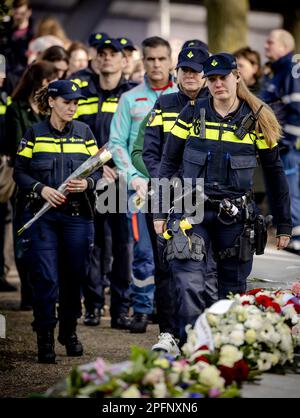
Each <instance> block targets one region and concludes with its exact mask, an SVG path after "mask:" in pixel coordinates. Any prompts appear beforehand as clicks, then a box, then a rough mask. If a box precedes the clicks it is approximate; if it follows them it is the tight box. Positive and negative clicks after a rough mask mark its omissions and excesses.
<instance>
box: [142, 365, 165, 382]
mask: <svg viewBox="0 0 300 418" xmlns="http://www.w3.org/2000/svg"><path fill="white" fill-rule="evenodd" d="M163 378H164V372H163V370H162V369H161V368H160V367H154V368H153V369H151V370H149V371H148V372H147V373H146V374H145V376H144V378H143V384H144V385H148V384H150V385H154V384H155V383H158V382H160V381H161V380H163Z"/></svg>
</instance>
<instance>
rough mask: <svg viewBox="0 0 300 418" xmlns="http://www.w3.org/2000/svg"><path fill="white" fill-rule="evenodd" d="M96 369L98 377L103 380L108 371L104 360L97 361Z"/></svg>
mask: <svg viewBox="0 0 300 418" xmlns="http://www.w3.org/2000/svg"><path fill="white" fill-rule="evenodd" d="M94 369H95V371H96V373H97V375H98V376H99V377H100V378H102V377H103V376H104V374H105V370H106V366H105V361H104V360H103V359H102V358H98V359H97V360H96V361H95V365H94Z"/></svg>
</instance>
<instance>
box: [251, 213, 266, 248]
mask: <svg viewBox="0 0 300 418" xmlns="http://www.w3.org/2000/svg"><path fill="white" fill-rule="evenodd" d="M267 228H268V225H267V222H266V219H265V217H264V216H263V215H257V216H256V218H255V222H254V231H255V253H256V254H257V255H260V254H264V252H265V248H266V245H267V240H268V231H267Z"/></svg>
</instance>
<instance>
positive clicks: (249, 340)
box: [245, 329, 256, 344]
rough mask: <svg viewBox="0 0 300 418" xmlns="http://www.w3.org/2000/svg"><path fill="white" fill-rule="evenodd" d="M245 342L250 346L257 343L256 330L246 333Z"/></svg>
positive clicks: (249, 330)
mask: <svg viewBox="0 0 300 418" xmlns="http://www.w3.org/2000/svg"><path fill="white" fill-rule="evenodd" d="M245 340H246V343H248V344H253V343H254V341H256V332H255V330H254V329H248V330H247V331H246V334H245Z"/></svg>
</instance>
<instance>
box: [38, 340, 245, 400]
mask: <svg viewBox="0 0 300 418" xmlns="http://www.w3.org/2000/svg"><path fill="white" fill-rule="evenodd" d="M46 396H47V397H76V398H82V397H102V398H233V397H238V396H240V392H239V390H238V388H237V385H236V384H235V383H232V384H230V385H226V382H225V379H224V378H223V377H222V376H221V372H220V370H219V369H218V368H217V367H216V366H214V365H212V364H208V363H207V362H206V361H203V362H202V361H198V362H197V363H195V362H194V361H192V362H190V361H189V360H188V359H181V360H175V359H174V358H173V357H171V356H170V355H168V354H161V353H158V352H153V351H148V350H145V349H143V348H138V347H133V348H132V354H131V358H130V361H127V362H123V363H118V364H114V365H109V364H108V363H106V362H105V361H104V360H103V359H101V358H99V359H97V360H96V361H95V362H94V363H91V364H88V365H85V366H81V367H78V368H74V369H73V370H72V372H71V374H70V375H69V376H68V378H67V379H66V382H64V384H63V385H62V384H60V385H59V386H56V387H54V388H52V389H50V390H48V391H47V393H46Z"/></svg>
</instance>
